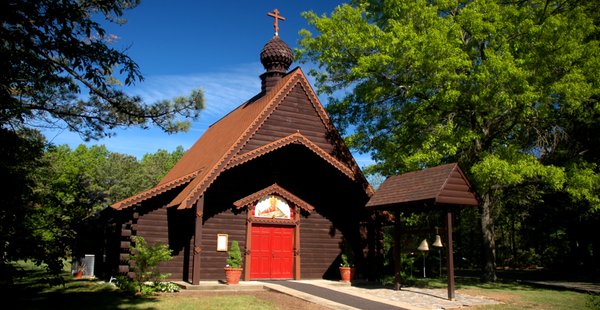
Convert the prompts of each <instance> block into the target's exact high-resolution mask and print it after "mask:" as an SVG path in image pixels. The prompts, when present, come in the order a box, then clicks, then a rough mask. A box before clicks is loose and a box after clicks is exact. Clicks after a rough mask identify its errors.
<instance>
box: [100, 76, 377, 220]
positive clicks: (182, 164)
mask: <svg viewBox="0 0 600 310" xmlns="http://www.w3.org/2000/svg"><path fill="white" fill-rule="evenodd" d="M298 84H299V85H301V86H302V88H303V89H304V90H305V92H306V94H307V96H308V99H309V101H310V102H311V104H312V105H313V106H314V108H315V109H316V111H317V114H318V115H319V117H320V119H321V121H322V122H323V124H324V126H325V127H326V128H329V129H331V130H332V131H334V132H335V129H334V128H333V124H332V123H331V121H330V120H329V118H328V116H327V113H326V112H325V110H324V108H323V106H322V105H321V103H320V102H319V100H318V98H317V97H316V95H315V93H314V91H313V90H312V87H311V86H310V84H309V83H308V80H307V79H306V77H305V75H304V73H303V72H302V70H301V69H300V68H296V69H294V70H292V71H290V72H289V73H288V74H286V75H285V76H283V77H282V79H281V80H280V81H279V82H278V83H277V85H275V86H274V87H273V88H272V89H270V90H269V91H268V92H267V93H266V94H259V95H258V96H256V97H254V98H253V99H251V100H249V101H248V102H246V103H244V104H242V105H241V106H239V107H238V108H237V109H235V110H233V111H232V112H231V113H229V114H228V115H226V116H225V117H223V118H222V119H221V120H219V121H218V122H216V123H215V124H213V125H212V126H210V127H209V128H208V130H207V131H206V132H205V133H204V134H203V135H202V137H200V139H198V141H196V143H194V145H193V146H192V147H191V148H190V149H189V150H188V151H187V152H186V154H185V155H184V156H183V157H182V158H181V159H180V160H179V161H178V162H177V164H176V165H175V166H174V167H173V169H171V170H170V171H169V173H168V174H167V175H166V176H165V177H164V178H163V179H162V180H161V181H160V182H159V184H158V185H156V186H155V187H154V188H152V189H150V190H148V191H146V192H150V193H162V192H165V191H166V190H168V189H171V188H174V187H175V186H174V185H173V183H174V182H176V183H177V184H178V185H180V184H181V182H177V180H180V179H181V178H183V177H185V176H189V175H192V174H193V178H187V179H186V180H187V181H188V183H187V185H186V186H185V188H183V190H181V192H179V194H178V195H177V196H176V197H175V198H174V199H173V200H172V201H171V202H170V203H169V204H168V205H167V206H168V207H172V206H178V209H187V208H190V207H192V206H193V204H194V203H195V202H196V200H197V199H198V198H199V197H200V196H202V195H203V193H204V191H206V189H207V188H208V187H209V186H210V184H212V182H214V180H215V179H216V178H217V177H218V176H219V175H220V174H221V172H223V171H224V170H226V169H227V168H229V167H232V166H235V165H237V164H239V161H244V158H246V159H247V158H250V159H253V158H256V157H258V156H262V155H263V154H265V153H268V152H271V151H272V150H270V149H269V148H271V147H273V146H274V145H271V146H265V147H264V148H260V150H257V151H255V152H252V153H251V154H245V155H244V156H245V157H244V156H241V155H238V153H239V151H240V149H241V148H242V147H243V146H244V145H245V144H246V143H247V142H248V140H249V139H250V138H251V137H252V135H253V134H254V133H255V132H256V131H257V130H258V129H259V128H260V126H261V125H262V124H263V123H264V122H265V120H266V119H267V118H268V117H269V115H271V113H273V111H274V110H275V108H276V107H277V106H278V105H279V104H280V103H281V102H282V101H283V99H284V98H285V97H286V95H287V94H288V93H290V92H291V91H292V89H293V88H294V86H296V85H298ZM261 95H262V96H261ZM292 136H293V135H292ZM290 139H291V140H294V141H295V142H297V143H298V142H299V143H302V144H304V145H305V146H307V147H308V148H309V149H311V150H312V151H313V152H315V153H317V155H319V156H321V157H322V158H324V159H325V160H326V161H327V162H329V163H330V164H332V165H333V166H334V167H336V168H337V169H339V170H340V171H342V172H343V173H344V174H346V175H348V176H349V177H350V178H351V179H355V178H358V179H360V181H361V182H363V183H364V188H365V191H366V192H367V193H368V194H369V195H371V194H372V193H373V190H372V188H371V187H370V185H369V184H368V182H367V181H366V179H365V178H364V176H363V175H362V172H361V171H360V168H359V167H358V165H357V164H356V162H354V160H352V161H351V162H350V163H346V164H345V165H344V164H342V163H341V162H339V161H337V160H336V159H335V158H334V157H333V156H331V155H329V154H327V153H326V152H324V151H323V150H321V149H319V148H318V147H317V146H315V145H314V144H312V143H311V142H310V141H308V140H307V139H302V137H298V136H294V137H291V138H288V140H290ZM340 140H341V138H340ZM280 142H285V141H280ZM342 143H343V142H342ZM275 147H276V145H275ZM344 148H345V147H344ZM345 150H346V152H347V153H348V154H347V155H349V158H351V155H350V154H349V151H347V148H345ZM350 172H351V173H350ZM146 192H143V193H140V194H137V195H134V196H132V197H129V198H127V199H125V200H122V201H120V202H117V203H115V204H113V205H112V206H111V207H112V208H115V209H122V208H128V207H130V206H133V205H135V204H137V203H140V202H142V201H144V200H146V199H148V198H150V197H153V196H155V195H153V196H149V195H148V194H144V193H146Z"/></svg>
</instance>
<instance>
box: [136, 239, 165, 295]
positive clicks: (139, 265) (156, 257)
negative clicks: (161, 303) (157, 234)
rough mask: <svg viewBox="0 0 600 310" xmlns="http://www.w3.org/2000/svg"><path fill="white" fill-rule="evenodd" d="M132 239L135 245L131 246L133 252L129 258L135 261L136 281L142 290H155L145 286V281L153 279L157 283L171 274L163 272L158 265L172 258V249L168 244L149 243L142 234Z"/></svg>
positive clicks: (143, 291)
mask: <svg viewBox="0 0 600 310" xmlns="http://www.w3.org/2000/svg"><path fill="white" fill-rule="evenodd" d="M131 240H132V241H133V243H134V246H132V247H131V252H132V254H131V255H129V260H130V261H131V262H133V264H132V269H133V271H134V272H135V282H136V283H137V285H138V288H139V291H140V292H142V293H145V292H152V291H154V290H153V289H152V288H146V289H145V288H144V286H145V283H146V282H148V281H151V282H153V283H155V284H156V283H159V282H161V281H162V280H164V279H166V278H167V277H168V276H169V274H161V273H160V270H159V266H158V265H159V264H160V263H161V262H166V261H169V260H171V259H172V257H171V253H172V250H171V249H169V246H168V245H166V244H159V243H157V244H154V245H148V243H147V242H146V240H145V239H144V238H143V237H140V236H132V237H131Z"/></svg>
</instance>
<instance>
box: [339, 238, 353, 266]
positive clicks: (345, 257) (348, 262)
mask: <svg viewBox="0 0 600 310" xmlns="http://www.w3.org/2000/svg"><path fill="white" fill-rule="evenodd" d="M353 266H354V251H352V247H351V246H350V244H349V243H347V242H346V243H344V252H342V267H353Z"/></svg>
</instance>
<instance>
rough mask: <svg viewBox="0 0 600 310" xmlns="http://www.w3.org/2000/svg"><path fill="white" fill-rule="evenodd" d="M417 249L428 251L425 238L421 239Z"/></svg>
mask: <svg viewBox="0 0 600 310" xmlns="http://www.w3.org/2000/svg"><path fill="white" fill-rule="evenodd" d="M417 250H419V251H423V252H425V251H429V244H427V239H423V241H421V244H420V245H419V247H418V248H417Z"/></svg>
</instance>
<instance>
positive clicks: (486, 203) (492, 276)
mask: <svg viewBox="0 0 600 310" xmlns="http://www.w3.org/2000/svg"><path fill="white" fill-rule="evenodd" d="M492 205H493V203H492V196H491V194H490V193H486V194H484V195H483V204H482V210H481V231H482V233H483V258H484V262H483V275H482V280H483V281H486V282H489V281H492V282H493V281H496V234H495V232H494V218H493V216H492Z"/></svg>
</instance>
